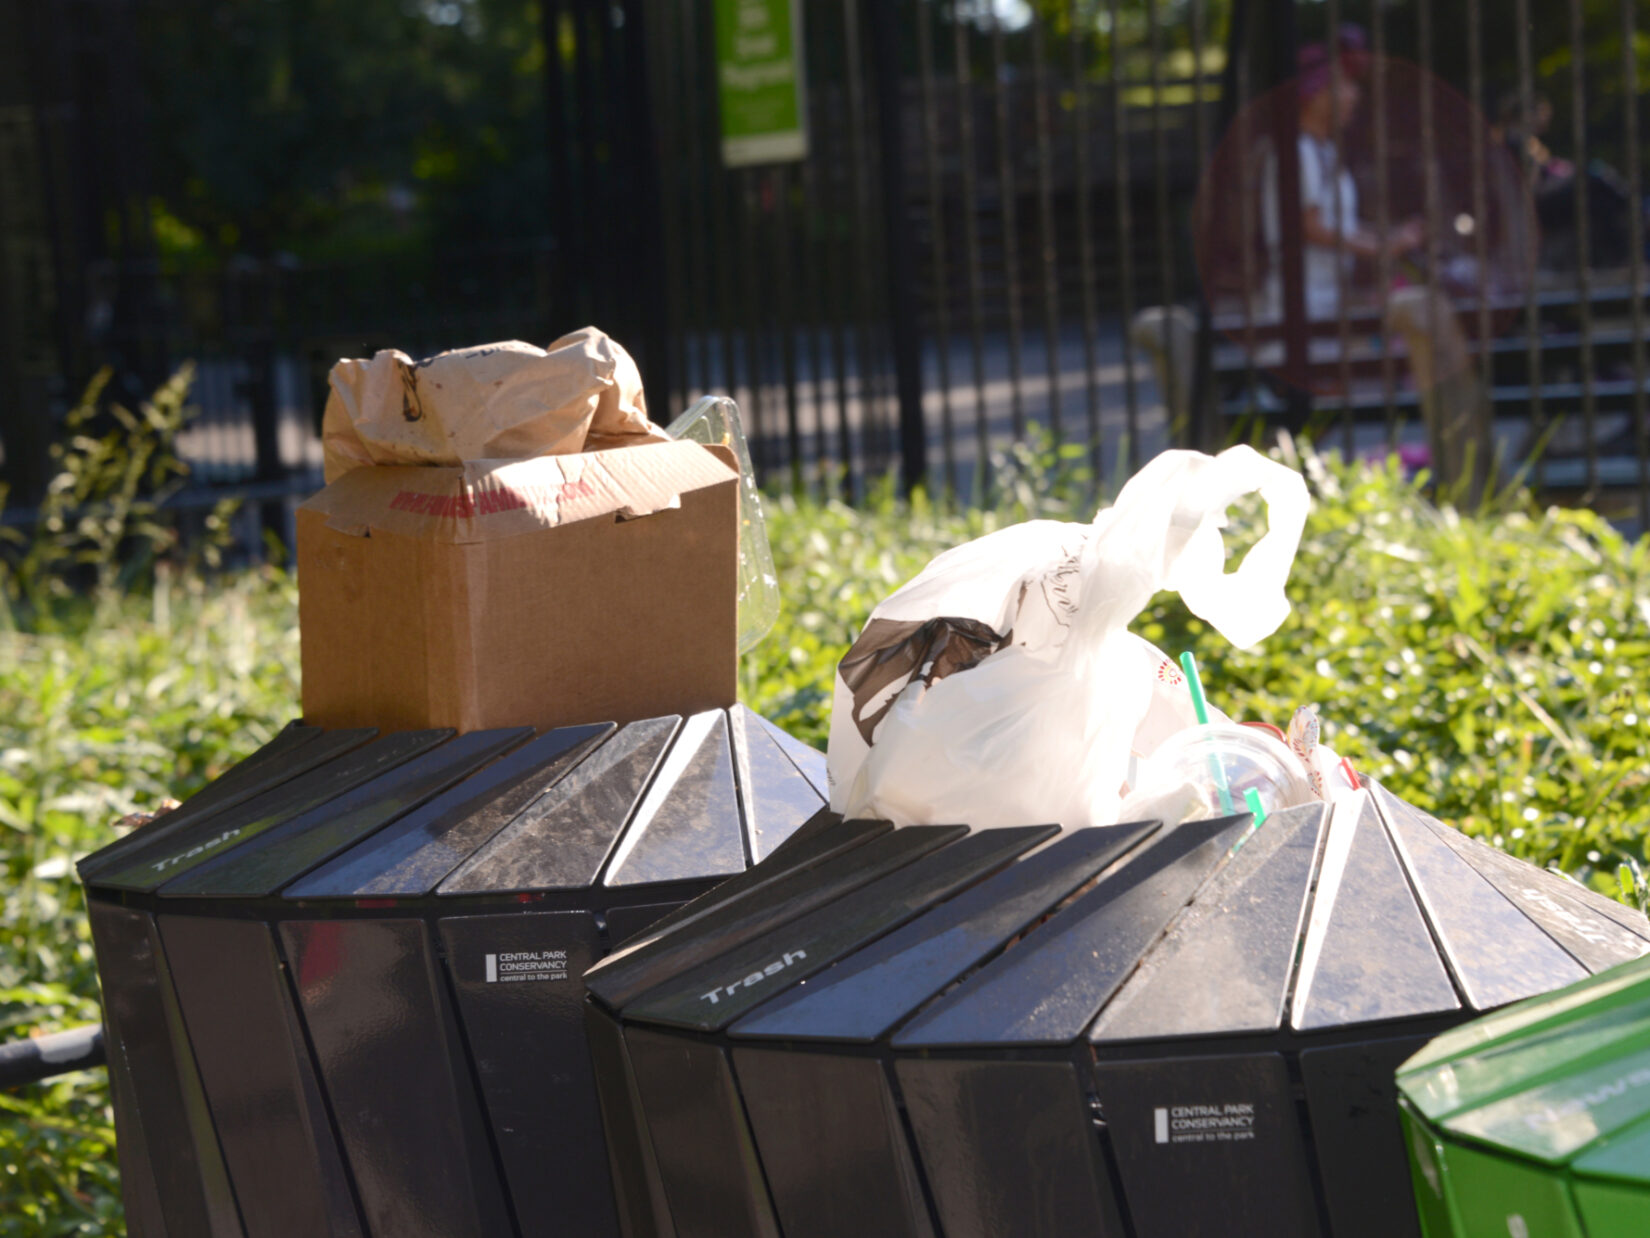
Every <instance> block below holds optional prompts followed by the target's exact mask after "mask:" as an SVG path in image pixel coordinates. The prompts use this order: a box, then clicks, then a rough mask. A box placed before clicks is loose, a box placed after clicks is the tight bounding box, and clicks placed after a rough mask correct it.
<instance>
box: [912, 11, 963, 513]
mask: <svg viewBox="0 0 1650 1238" xmlns="http://www.w3.org/2000/svg"><path fill="white" fill-rule="evenodd" d="M934 11H935V8H934V6H933V5H931V4H929V3H927V2H926V0H924V2H923V3H919V4H918V6H917V72H918V75H919V77H920V79H921V84H922V139H923V146H924V148H925V150H924V155H923V170H924V172H925V173H926V174H927V179H928V228H929V269H930V273H931V275H932V279H931V284H930V287H931V295H932V296H933V298H934V337H935V338H934V361H935V365H936V371H935V372H936V377H937V379H938V382H939V389H940V390H939V396H940V452H941V460H942V465H943V467H944V469H945V484H944V485H943V486H942V487H941V493H942V494H944V495H946V496H947V497H953V496H955V494H956V489H957V442H956V438H957V429H956V425H955V423H954V421H953V415H952V414H953V410H952V406H951V281H950V279H949V278H948V276H947V269H946V261H945V259H946V246H945V197H944V195H943V193H942V192H941V188H940V185H941V175H940V123H939V113H938V110H937V108H936V106H935V102H934V31H933V27H932V25H931V22H932V20H933V12H934Z"/></svg>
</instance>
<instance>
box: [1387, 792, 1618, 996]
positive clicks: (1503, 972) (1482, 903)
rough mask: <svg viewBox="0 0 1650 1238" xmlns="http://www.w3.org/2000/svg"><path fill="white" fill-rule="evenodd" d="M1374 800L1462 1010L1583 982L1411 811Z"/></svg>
mask: <svg viewBox="0 0 1650 1238" xmlns="http://www.w3.org/2000/svg"><path fill="white" fill-rule="evenodd" d="M1375 795H1376V802H1377V806H1378V807H1379V808H1380V810H1381V815H1382V816H1383V817H1385V818H1386V824H1387V830H1388V831H1389V832H1390V834H1391V836H1392V841H1393V842H1394V843H1395V844H1396V845H1397V848H1398V855H1399V857H1400V858H1401V859H1402V860H1403V862H1404V867H1405V868H1406V869H1408V870H1409V878H1410V881H1411V882H1412V883H1413V884H1414V886H1415V891H1416V893H1417V895H1419V897H1420V900H1421V907H1422V910H1424V911H1425V912H1426V914H1427V919H1428V920H1430V921H1431V922H1432V928H1433V931H1434V932H1435V933H1436V934H1437V935H1438V941H1439V944H1441V945H1442V946H1443V948H1444V956H1445V961H1446V962H1447V963H1448V964H1449V968H1450V971H1451V972H1452V973H1454V975H1455V979H1456V982H1457V984H1459V985H1460V988H1461V992H1462V993H1463V994H1464V995H1465V997H1466V999H1467V1004H1468V1005H1469V1006H1470V1007H1472V1008H1473V1009H1474V1010H1490V1009H1493V1008H1494V1007H1496V1006H1504V1005H1506V1004H1507V1003H1508V1002H1515V1001H1518V1000H1519V999H1521V998H1525V997H1534V996H1535V995H1536V994H1537V993H1546V992H1548V991H1549V990H1551V989H1557V988H1561V987H1562V986H1564V985H1566V984H1571V983H1573V982H1574V981H1577V980H1581V979H1584V978H1585V977H1586V975H1587V971H1586V969H1585V968H1583V967H1582V966H1581V965H1580V964H1579V963H1577V962H1576V961H1575V960H1574V959H1573V958H1571V957H1570V956H1569V954H1568V953H1566V952H1565V951H1564V950H1563V949H1561V948H1560V947H1559V945H1558V943H1557V942H1555V941H1554V940H1553V939H1552V938H1551V937H1549V936H1548V935H1547V934H1546V933H1544V932H1542V930H1541V929H1539V928H1537V927H1536V925H1535V924H1534V923H1533V922H1532V921H1531V920H1530V919H1529V917H1528V916H1526V915H1525V914H1524V913H1523V912H1521V911H1520V910H1519V909H1518V908H1517V907H1514V906H1513V905H1512V903H1510V902H1508V901H1507V899H1506V898H1505V897H1504V896H1503V895H1502V894H1501V893H1500V891H1498V890H1497V889H1495V887H1494V886H1492V885H1491V884H1490V883H1489V882H1488V881H1486V880H1485V879H1484V878H1483V877H1481V876H1479V875H1478V874H1477V873H1476V872H1474V871H1473V869H1472V867H1471V866H1470V865H1468V864H1467V862H1466V861H1465V860H1464V859H1462V858H1461V856H1460V855H1459V854H1458V853H1457V852H1456V851H1455V849H1454V848H1452V847H1450V846H1449V845H1448V844H1446V843H1445V842H1444V840H1443V839H1442V838H1440V837H1439V836H1438V835H1437V833H1436V832H1434V830H1433V829H1432V828H1430V827H1429V826H1428V825H1427V823H1426V822H1425V821H1424V820H1423V819H1422V816H1421V814H1420V813H1419V812H1418V811H1416V810H1415V809H1414V808H1411V807H1410V806H1409V805H1408V804H1406V803H1404V802H1403V801H1402V800H1400V799H1398V798H1396V797H1395V796H1393V795H1391V794H1389V793H1388V792H1386V791H1385V790H1377V791H1376V792H1375Z"/></svg>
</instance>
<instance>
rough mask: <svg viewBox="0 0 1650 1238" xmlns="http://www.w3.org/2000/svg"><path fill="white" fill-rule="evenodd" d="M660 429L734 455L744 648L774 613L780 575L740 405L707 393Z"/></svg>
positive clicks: (758, 635) (767, 627) (759, 635)
mask: <svg viewBox="0 0 1650 1238" xmlns="http://www.w3.org/2000/svg"><path fill="white" fill-rule="evenodd" d="M665 433H666V434H668V435H670V437H671V438H676V439H686V440H688V441H690V442H694V443H704V444H707V445H715V446H720V447H727V448H729V449H731V450H732V452H733V454H734V456H735V457H737V458H738V460H739V652H740V653H749V652H750V651H751V650H752V649H754V648H756V646H757V645H759V644H761V643H762V638H763V637H764V636H766V635H767V634H768V633H769V632H770V631H771V630H772V628H773V625H774V622H775V621H776V620H777V619H778V618H779V577H778V574H777V573H776V572H775V571H774V566H773V552H772V551H771V550H770V549H769V548H768V521H767V517H766V516H764V515H763V513H762V494H761V492H760V491H758V490H757V488H756V470H755V469H753V468H752V467H751V453H750V447H749V446H748V445H747V444H746V442H745V427H744V424H743V423H742V422H741V421H740V420H739V406H738V405H737V404H735V403H734V402H733V401H732V400H730V399H728V398H727V397H726V396H719V395H707V396H706V397H704V399H702V400H700V401H699V402H698V403H696V404H695V405H694V406H693V407H692V408H690V409H688V410H687V412H685V413H683V414H682V415H681V416H680V417H678V418H677V419H676V420H675V421H673V422H671V423H670V425H668V426H666V427H665Z"/></svg>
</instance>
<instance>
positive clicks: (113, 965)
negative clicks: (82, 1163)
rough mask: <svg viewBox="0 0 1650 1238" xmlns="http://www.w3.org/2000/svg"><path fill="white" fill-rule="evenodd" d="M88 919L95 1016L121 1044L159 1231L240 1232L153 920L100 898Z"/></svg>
mask: <svg viewBox="0 0 1650 1238" xmlns="http://www.w3.org/2000/svg"><path fill="white" fill-rule="evenodd" d="M90 916H91V927H92V942H93V945H94V948H95V949H96V951H97V958H98V974H99V976H100V978H101V979H102V983H103V1017H104V1023H105V1025H106V1027H107V1030H108V1033H109V1036H110V1039H111V1040H113V1041H117V1042H118V1043H119V1044H120V1045H121V1047H122V1059H123V1068H122V1070H121V1072H120V1075H121V1077H123V1079H124V1080H125V1081H126V1082H127V1083H129V1084H130V1087H131V1091H130V1093H129V1094H128V1099H127V1102H126V1109H127V1112H128V1114H129V1115H130V1117H131V1118H132V1119H133V1120H134V1122H135V1123H136V1124H137V1125H140V1126H141V1127H142V1129H143V1146H142V1150H143V1151H144V1152H145V1153H147V1157H148V1162H149V1169H150V1172H151V1175H152V1180H153V1183H154V1195H155V1204H156V1206H157V1208H158V1211H159V1213H160V1217H159V1221H158V1223H159V1225H160V1226H162V1227H163V1229H162V1232H164V1233H166V1234H168V1235H180V1236H182V1238H243V1232H242V1229H241V1223H240V1215H239V1210H238V1208H237V1207H236V1204H235V1198H234V1194H233V1192H232V1191H231V1189H230V1186H229V1175H228V1173H227V1171H226V1170H225V1168H224V1164H223V1157H222V1153H221V1152H220V1150H219V1148H218V1138H217V1133H216V1132H215V1131H214V1130H213V1127H212V1119H211V1116H210V1115H209V1114H208V1112H207V1108H206V1099H205V1095H204V1093H203V1091H202V1088H201V1081H200V1077H199V1075H198V1073H197V1072H196V1067H195V1060H194V1056H193V1054H192V1052H191V1050H190V1047H189V1041H188V1038H187V1036H186V1034H185V1032H184V1026H183V1017H182V1015H181V1013H180V1012H179V1010H178V1005H177V996H176V994H175V993H174V991H173V989H172V980H171V972H170V968H169V967H168V966H167V963H166V956H165V953H164V951H163V949H162V946H161V941H160V936H159V933H158V932H157V931H156V928H155V922H154V918H153V917H152V916H149V915H147V914H146V913H143V912H137V911H128V910H126V909H124V908H119V907H113V906H108V905H102V906H99V905H93V906H92V907H91V908H90ZM140 1176H141V1175H140ZM143 1189H144V1188H142V1187H140V1193H141V1192H142V1191H143ZM146 1202H147V1201H146V1200H143V1199H141V1197H140V1200H139V1214H140V1216H142V1214H143V1212H144V1211H146V1208H145V1207H144V1204H145V1203H146Z"/></svg>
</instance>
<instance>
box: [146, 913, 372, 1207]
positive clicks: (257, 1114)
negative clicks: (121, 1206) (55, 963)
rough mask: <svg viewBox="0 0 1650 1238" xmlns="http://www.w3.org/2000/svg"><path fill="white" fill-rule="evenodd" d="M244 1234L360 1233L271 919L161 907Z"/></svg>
mask: <svg viewBox="0 0 1650 1238" xmlns="http://www.w3.org/2000/svg"><path fill="white" fill-rule="evenodd" d="M157 923H158V926H159V928H160V934H161V939H162V940H163V942H164V943H165V947H166V957H167V959H168V961H169V962H170V964H171V967H172V976H173V981H174V983H175V985H176V987H177V991H178V1000H179V1003H180V1005H181V1007H182V1010H183V1020H184V1026H185V1028H186V1029H187V1031H188V1033H189V1041H190V1044H191V1045H192V1047H193V1049H194V1053H195V1060H196V1063H197V1064H198V1066H199V1069H200V1073H201V1080H202V1083H203V1084H204V1085H205V1090H206V1095H207V1098H208V1108H209V1109H210V1110H211V1112H212V1121H213V1125H214V1126H215V1128H216V1130H217V1134H218V1141H219V1143H220V1145H221V1147H222V1149H223V1157H224V1162H225V1165H226V1167H227V1168H228V1170H229V1174H230V1177H231V1178H232V1179H233V1181H234V1183H235V1193H236V1197H237V1198H238V1200H239V1201H240V1207H241V1215H242V1218H243V1221H244V1223H245V1226H246V1233H247V1238H287V1236H289V1235H292V1234H325V1235H336V1236H337V1238H357V1236H358V1235H360V1233H361V1222H360V1217H359V1215H358V1214H357V1213H356V1209H355V1203H354V1200H353V1199H352V1197H351V1193H350V1189H349V1182H348V1179H347V1176H346V1174H345V1171H344V1165H343V1161H342V1158H341V1156H340V1154H339V1151H338V1148H337V1145H336V1143H335V1141H334V1139H333V1135H332V1125H331V1121H330V1120H329V1118H328V1116H327V1113H326V1111H325V1109H324V1107H323V1106H322V1104H321V1099H320V1090H319V1086H318V1085H317V1083H316V1081H315V1078H314V1075H313V1070H312V1067H311V1066H310V1062H309V1054H308V1052H307V1050H306V1049H305V1047H304V1045H303V1043H302V1040H301V1038H297V1039H295V1038H294V1035H293V1033H294V1032H295V1031H297V1023H296V1020H295V1019H294V1017H293V1008H292V997H291V993H290V991H289V990H288V988H287V985H286V979H285V975H284V972H283V971H282V969H281V967H280V963H279V960H278V958H277V957H276V953H275V942H274V938H273V937H272V936H271V934H270V930H269V927H268V926H267V925H265V924H262V923H259V922H258V921H255V920H223V919H213V918H208V917H204V916H170V915H162V916H160V917H159V918H158V921H157Z"/></svg>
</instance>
